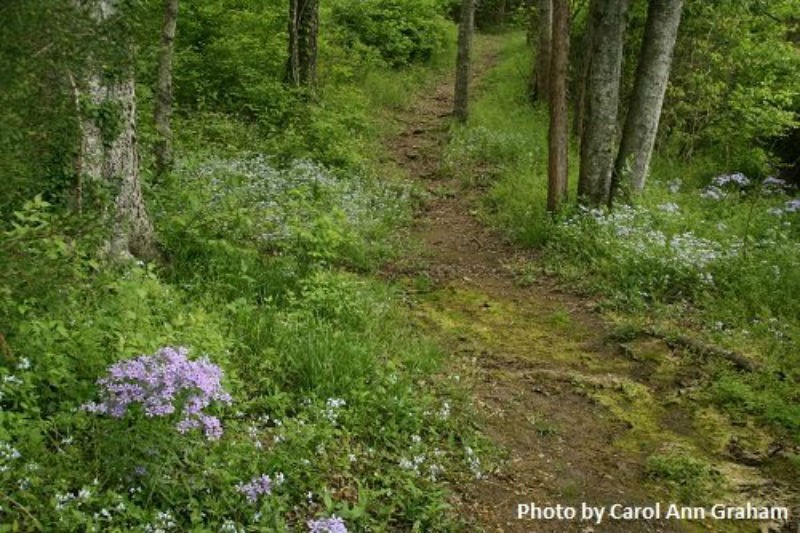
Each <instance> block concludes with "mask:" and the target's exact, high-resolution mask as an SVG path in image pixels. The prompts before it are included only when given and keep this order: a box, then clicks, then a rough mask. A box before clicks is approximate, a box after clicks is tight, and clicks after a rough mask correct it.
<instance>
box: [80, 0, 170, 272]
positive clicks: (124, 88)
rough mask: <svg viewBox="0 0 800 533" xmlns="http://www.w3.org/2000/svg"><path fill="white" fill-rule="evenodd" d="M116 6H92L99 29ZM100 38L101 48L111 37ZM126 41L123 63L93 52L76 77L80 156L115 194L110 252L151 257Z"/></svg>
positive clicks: (104, 1) (110, 1)
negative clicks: (111, 65) (112, 64)
mask: <svg viewBox="0 0 800 533" xmlns="http://www.w3.org/2000/svg"><path fill="white" fill-rule="evenodd" d="M117 7H118V6H117V4H116V2H115V1H114V0H96V1H95V2H93V3H92V4H91V5H90V6H89V15H90V16H91V18H92V20H93V22H94V23H95V24H96V25H97V27H98V35H102V34H104V33H105V29H104V26H106V24H108V22H109V21H110V20H111V19H112V18H113V17H115V16H119V15H118V13H117ZM114 38H115V39H117V37H116V36H115V37H114ZM98 44H99V45H98V49H99V48H100V45H101V44H102V45H105V44H106V43H98ZM123 46H124V49H125V51H126V52H127V54H128V57H127V60H125V61H123V62H124V64H123V65H118V66H117V68H115V69H108V68H104V67H107V65H105V64H104V62H103V61H101V60H100V58H98V57H93V58H92V59H91V60H90V64H91V66H90V73H89V75H88V76H86V78H85V81H84V83H82V84H81V86H80V87H79V86H78V84H77V83H76V92H77V93H78V100H79V102H80V109H79V113H80V127H81V144H80V147H79V150H80V152H79V154H78V159H79V161H80V172H81V173H82V175H83V176H85V177H86V178H88V179H92V180H97V181H101V182H103V183H104V184H105V185H106V186H107V187H108V188H109V189H110V190H111V192H112V195H113V198H114V207H113V210H112V209H109V210H108V212H109V225H110V227H111V236H110V238H109V241H108V244H107V248H108V249H107V250H106V251H107V253H108V255H109V256H110V257H111V258H112V259H119V258H124V257H130V256H134V257H139V258H142V259H151V258H154V257H155V256H156V248H155V241H154V233H153V225H152V223H151V221H150V218H149V216H148V214H147V209H146V208H145V204H144V198H143V196H142V187H141V181H140V175H139V151H138V145H137V137H136V83H135V80H134V74H133V61H132V57H131V55H132V52H131V50H132V48H131V46H130V44H129V43H127V42H126V43H124V44H123Z"/></svg>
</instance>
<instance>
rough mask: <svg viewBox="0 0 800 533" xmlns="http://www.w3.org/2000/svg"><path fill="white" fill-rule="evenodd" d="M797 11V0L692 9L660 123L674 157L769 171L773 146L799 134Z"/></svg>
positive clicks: (748, 0) (717, 4) (744, 1)
mask: <svg viewBox="0 0 800 533" xmlns="http://www.w3.org/2000/svg"><path fill="white" fill-rule="evenodd" d="M798 8H800V6H799V5H798V3H797V2H796V0H785V1H779V2H772V3H769V5H767V4H765V3H764V2H761V1H756V0H740V1H736V2H688V3H687V4H686V7H685V13H684V17H683V22H682V28H681V33H680V36H679V39H678V44H677V48H676V52H675V59H674V67H673V69H672V75H671V82H670V86H669V90H668V93H667V101H666V103H665V107H664V116H663V118H662V131H664V132H668V133H667V135H668V140H669V145H670V147H671V148H672V149H674V150H675V151H676V153H679V154H682V155H684V156H692V155H693V154H695V153H696V152H698V151H701V152H708V153H712V154H714V155H715V156H716V160H717V162H718V164H719V165H721V166H723V167H728V168H738V169H740V170H741V171H743V172H746V173H748V174H749V175H759V174H761V173H765V172H768V165H769V163H772V162H773V159H774V158H773V156H772V153H771V145H772V143H773V141H774V139H776V138H778V137H780V136H782V135H784V134H786V133H787V132H788V131H789V129H791V128H792V127H797V112H798V110H800V83H799V82H798V79H797V76H796V75H795V72H797V69H798V68H800V51H798V48H797V43H796V42H794V43H793V42H791V40H790V39H789V38H788V34H789V32H791V31H792V30H791V28H792V25H793V24H796V22H792V20H793V19H792V16H793V14H794V13H797V10H798Z"/></svg>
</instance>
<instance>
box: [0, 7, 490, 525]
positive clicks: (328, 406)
mask: <svg viewBox="0 0 800 533" xmlns="http://www.w3.org/2000/svg"><path fill="white" fill-rule="evenodd" d="M404 5H405V3H404ZM414 5H415V6H416V7H415V9H416V10H415V11H414V12H413V13H411V14H415V16H416V17H417V18H413V17H408V16H406V15H408V13H404V14H403V16H402V17H401V16H400V12H398V11H397V9H399V8H398V7H397V5H395V4H394V3H383V2H381V3H372V4H369V5H367V6H365V5H363V4H362V3H361V2H358V3H353V2H348V1H342V2H337V3H335V5H332V6H330V7H329V8H326V11H324V13H323V17H325V20H326V21H327V20H330V21H337V22H335V23H332V25H331V26H330V27H331V32H330V33H329V34H327V36H326V39H325V40H324V41H323V44H322V46H321V54H322V55H323V56H324V57H325V58H326V59H325V61H324V62H321V63H324V64H325V65H326V67H325V69H326V70H323V72H322V73H321V76H322V77H323V78H324V83H322V84H321V86H320V88H319V91H318V93H317V94H315V95H313V96H312V95H308V94H304V93H303V92H302V91H292V90H290V89H287V88H285V86H283V84H282V83H280V82H279V81H277V82H275V81H274V80H273V79H272V78H270V77H269V76H266V77H265V76H264V72H263V68H264V67H265V65H266V66H267V67H268V70H269V68H271V69H272V70H273V71H274V73H275V76H274V77H275V78H278V77H279V75H278V72H279V71H280V70H281V69H282V68H283V65H278V64H272V63H270V61H264V62H262V60H263V59H265V58H269V57H272V58H274V57H279V56H280V55H281V54H280V53H278V52H277V51H278V50H280V51H281V53H282V51H283V47H284V46H285V43H284V42H283V40H282V39H281V38H279V37H275V36H273V33H270V31H271V29H275V28H277V24H278V19H279V17H277V16H274V14H275V13H277V12H278V10H277V9H276V6H277V3H276V6H271V7H270V6H261V7H257V6H256V7H253V6H251V7H252V9H242V10H227V9H225V8H223V6H222V4H221V3H218V2H202V3H190V4H186V6H185V9H186V10H188V11H189V12H190V14H191V15H192V16H186V21H187V22H186V25H185V26H183V28H182V30H181V31H182V32H183V33H182V35H181V38H182V39H183V41H182V42H183V43H184V47H183V48H181V49H180V50H179V52H178V66H177V69H176V86H177V87H178V93H177V98H178V102H179V106H181V107H182V112H181V113H180V114H179V116H178V117H177V120H176V131H177V135H178V150H177V151H178V153H179V154H180V156H179V159H178V162H177V166H176V168H175V170H174V171H173V172H172V173H171V174H169V175H167V176H165V177H164V178H163V181H161V182H159V183H150V184H149V189H148V196H150V197H151V198H152V203H151V210H152V215H153V218H154V220H155V225H156V227H157V230H158V234H159V239H160V246H161V248H162V253H163V258H162V261H161V262H160V263H158V264H144V263H136V262H130V263H125V264H122V265H114V264H106V263H104V262H103V261H102V260H101V259H98V258H97V250H98V249H100V247H101V245H102V242H103V238H104V237H103V236H102V235H103V231H102V227H101V222H100V220H101V219H100V217H96V216H92V215H91V210H90V209H89V207H91V206H94V205H95V204H100V203H102V202H103V201H104V199H105V198H106V196H107V191H103V190H102V189H99V190H96V191H89V190H87V191H86V192H87V194H86V197H85V198H84V200H85V203H84V205H83V208H84V211H83V212H82V213H76V212H75V211H74V210H69V209H64V196H63V194H64V193H65V192H66V191H65V189H64V188H61V187H58V186H56V187H52V186H50V185H49V184H51V183H54V182H57V181H58V180H59V177H58V176H59V173H60V172H65V171H68V169H67V170H65V169H64V168H57V167H54V166H49V165H48V164H44V165H37V164H33V163H31V162H30V161H26V160H24V159H23V158H11V160H10V161H8V163H9V165H7V166H5V167H4V169H5V170H8V171H10V172H11V171H13V172H15V173H16V178H15V180H16V181H12V182H7V185H8V191H9V194H8V195H5V196H4V203H3V213H4V214H8V216H9V218H8V223H7V224H4V225H3V228H2V238H1V239H0V273H1V274H0V276H2V279H1V281H2V283H0V331H2V333H3V337H0V340H2V344H1V345H0V353H1V354H2V361H3V364H2V365H0V406H1V407H2V409H0V487H2V488H1V489H0V524H2V525H0V530H2V531H13V530H18V529H20V528H21V529H23V530H37V529H38V530H45V531H53V530H61V531H73V530H85V531H108V530H130V529H136V530H143V531H178V530H192V531H231V532H234V531H282V530H287V529H289V530H298V531H305V530H309V531H315V532H322V531H336V532H341V531H347V530H350V531H353V530H376V531H381V530H387V529H398V528H399V529H404V530H416V531H431V530H436V531H443V530H448V529H452V528H457V527H458V525H457V524H458V523H459V520H460V519H459V518H458V517H457V516H456V515H455V514H454V513H452V512H450V505H449V503H448V498H447V494H448V489H447V486H448V484H449V483H453V482H460V481H463V480H464V479H469V478H474V477H475V476H479V475H481V464H480V459H479V455H478V454H479V453H480V452H481V451H482V449H483V446H484V445H483V443H482V441H481V439H480V438H479V437H478V436H477V435H476V434H475V433H474V431H473V430H472V429H471V428H470V426H469V424H468V422H467V420H468V417H469V407H468V405H467V403H466V401H465V398H464V395H463V392H460V391H459V389H458V388H456V387H455V385H452V386H451V385H449V384H448V382H447V381H446V380H440V379H437V378H435V375H436V372H437V369H438V365H439V361H440V358H441V357H440V356H441V354H440V352H439V350H438V349H437V348H436V347H435V346H434V345H433V344H432V343H431V342H429V341H427V340H425V339H424V338H420V336H419V334H418V333H417V332H416V331H414V329H413V328H412V325H411V324H410V323H409V321H408V319H407V318H406V317H405V316H404V315H403V314H402V313H401V312H400V303H401V301H402V295H401V294H400V293H399V292H398V291H397V290H396V289H394V288H392V287H389V286H387V285H385V284H383V283H380V282H377V281H373V280H370V279H367V278H365V277H363V276H360V275H359V274H358V272H370V271H373V270H374V269H375V268H376V266H378V265H379V264H380V263H381V262H382V261H385V260H386V259H387V258H388V257H390V256H391V255H392V254H395V253H397V252H398V246H399V241H398V240H397V239H396V238H395V237H394V236H395V235H396V233H397V227H398V226H399V225H402V224H404V223H405V221H407V220H408V217H409V215H410V210H411V207H412V197H413V194H412V192H411V191H410V189H409V188H408V186H406V185H403V184H402V183H401V182H399V181H398V180H396V179H393V178H392V177H391V176H383V175H381V174H380V173H379V171H378V170H377V168H378V167H377V162H376V160H375V155H376V154H377V153H379V151H380V150H379V148H378V144H377V142H378V139H377V135H378V134H379V133H380V132H381V131H384V129H385V127H386V126H385V125H384V124H382V123H381V122H380V117H381V113H382V109H385V108H386V107H388V106H397V105H402V104H403V103H404V102H405V101H406V100H407V99H408V97H409V94H410V93H411V92H412V90H413V89H415V88H416V87H418V86H419V84H420V83H421V82H422V81H423V80H425V79H426V78H427V77H428V76H429V75H430V72H431V69H432V66H436V65H447V64H448V61H447V60H445V59H443V58H444V57H446V56H447V55H448V51H449V50H451V49H452V38H453V35H454V32H453V29H452V24H451V23H450V22H449V21H447V20H446V19H445V17H444V16H443V14H442V13H443V11H442V7H441V6H440V5H439V4H438V3H435V2H427V1H420V2H417V3H415V4H414ZM282 6H283V4H281V7H282ZM262 11H263V12H262ZM262 15H263V16H262ZM212 19H213V20H214V21H215V23H214V24H210V23H208V22H209V21H210V20H212ZM23 20H24V19H23ZM281 20H282V19H281ZM376 20H380V21H381V22H380V23H377V22H376ZM392 21H394V22H392ZM28 22H30V21H28ZM139 22H141V24H142V25H145V24H146V22H147V21H146V19H145V20H141V21H139ZM406 25H411V26H412V27H414V28H416V30H418V31H417V32H416V33H414V34H413V35H412V36H409V33H408V31H407V28H406ZM281 29H283V28H282V26H281ZM234 30H236V31H234ZM240 30H241V31H240ZM244 30H247V31H244ZM237 32H238V33H237ZM254 32H255V34H259V35H262V36H264V35H269V37H268V38H266V40H264V39H259V40H258V46H255V42H251V41H249V40H248V39H250V37H248V36H252V35H254ZM274 35H279V32H277V31H275V32H274ZM265 42H266V45H265ZM151 60H152V58H151V57H149V56H148V50H147V49H146V48H145V50H144V52H143V54H142V60H141V62H142V65H144V66H147V65H149V64H150V63H148V61H151ZM273 63H274V62H273ZM256 64H258V72H256V70H255V65H256ZM269 65H272V66H271V67H269ZM387 65H392V66H394V67H397V70H392V69H385V67H386V66H387ZM382 69H383V70H382ZM143 70H144V71H146V69H143ZM211 73H213V74H211ZM215 84H216V85H215ZM147 86H148V80H147V77H146V76H143V79H142V87H141V91H140V93H141V94H143V95H144V96H143V97H142V102H144V104H142V105H141V107H142V108H143V109H144V110H146V109H147V107H148V102H149V99H148V98H149V94H148V89H147ZM18 96H19V95H18V93H15V92H13V91H8V92H4V93H3V97H4V98H5V99H6V103H8V99H9V98H10V99H12V100H13V99H14V98H17V97H18ZM140 103H141V102H140ZM9 113H12V111H9ZM142 113H145V111H142ZM17 118H19V117H17ZM29 118H30V117H29ZM40 118H41V117H40ZM50 118H52V117H50ZM37 120H38V119H37ZM33 122H34V123H35V122H36V120H34V121H33ZM141 122H142V124H147V123H148V121H147V119H146V118H143V119H142V121H141ZM31 127H32V128H33V127H34V126H31ZM151 134H152V132H151V131H150V130H149V128H148V127H147V126H144V127H143V132H142V136H143V138H144V139H145V142H147V139H148V138H149V136H150V135H151ZM48 135H51V138H50V140H51V141H52V142H53V143H55V144H57V143H59V142H62V141H63V139H60V138H57V136H56V135H55V133H54V132H52V131H50V132H49V133H48ZM4 146H6V145H4ZM15 184H16V185H24V186H20V187H16V185H15ZM37 188H39V190H41V191H44V193H43V194H39V195H36V194H32V193H33V192H34V191H36V189H37ZM37 192H38V191H37ZM28 193H31V194H28Z"/></svg>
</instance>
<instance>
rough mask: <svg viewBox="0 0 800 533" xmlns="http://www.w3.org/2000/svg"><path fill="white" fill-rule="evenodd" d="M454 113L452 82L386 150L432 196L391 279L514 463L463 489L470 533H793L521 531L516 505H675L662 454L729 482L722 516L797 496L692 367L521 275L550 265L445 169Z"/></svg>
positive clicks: (715, 526) (401, 117)
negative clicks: (742, 454) (655, 467)
mask: <svg viewBox="0 0 800 533" xmlns="http://www.w3.org/2000/svg"><path fill="white" fill-rule="evenodd" d="M498 42H499V41H498V40H497V39H495V40H491V39H488V40H484V41H482V45H481V47H480V48H479V50H480V53H479V56H478V57H477V58H476V65H475V68H474V78H475V79H474V83H473V85H476V84H479V83H480V79H481V77H482V75H483V74H484V73H485V72H486V71H487V70H488V69H490V68H491V67H492V65H493V64H494V63H495V62H496V59H497V54H498ZM451 109H452V81H451V80H450V79H449V78H448V79H440V80H438V81H437V82H436V83H435V84H433V85H431V86H430V87H428V88H427V89H426V90H425V91H423V92H421V93H420V94H419V96H418V99H417V100H416V101H415V103H414V104H413V105H412V106H411V107H410V108H409V109H406V110H402V111H398V112H397V116H396V117H395V120H396V121H397V123H398V124H401V125H402V131H401V132H400V133H399V134H397V135H395V136H393V137H391V138H389V139H388V140H387V148H388V151H389V153H390V154H391V159H392V160H393V161H394V163H395V164H396V165H397V166H398V167H400V168H401V169H402V170H403V171H405V172H406V173H407V175H408V176H409V178H410V179H412V180H416V181H417V182H418V183H419V184H420V185H421V186H422V187H424V189H425V190H427V191H428V192H429V193H430V198H429V199H428V201H426V202H425V203H424V205H423V207H422V208H421V209H420V210H419V212H418V214H417V219H416V222H415V225H414V236H415V238H416V239H418V241H419V242H420V249H419V251H418V252H417V253H414V254H411V255H410V256H408V257H406V258H404V259H403V260H401V261H399V262H397V263H394V264H392V265H389V266H387V267H386V269H385V272H384V275H385V276H387V277H390V278H393V279H398V280H400V281H401V282H403V283H405V284H406V286H408V287H409V293H410V294H411V296H412V300H413V301H414V305H413V311H412V312H413V313H414V314H415V316H416V317H417V319H418V320H419V322H420V324H422V325H423V327H425V328H426V329H428V330H429V331H431V332H433V333H434V334H435V335H437V336H438V337H439V338H440V339H442V343H443V345H444V346H445V347H446V349H447V350H448V351H449V352H450V353H451V354H452V357H451V363H450V366H449V370H448V371H449V372H450V373H451V374H453V375H456V374H457V375H459V376H460V377H462V378H463V382H464V383H466V384H467V386H469V387H470V390H471V393H472V396H473V400H474V405H475V406H476V409H477V411H478V413H479V415H480V420H479V422H478V423H479V425H480V428H481V431H482V432H483V433H484V434H485V435H486V437H487V438H488V439H490V440H491V441H492V442H493V443H495V445H496V446H497V447H498V448H499V449H500V450H502V451H503V454H504V460H503V461H501V462H500V464H499V465H498V466H497V468H494V469H493V470H492V471H490V472H487V473H486V475H485V476H484V477H483V478H482V479H479V480H475V482H474V483H472V484H470V485H468V486H462V487H457V490H456V492H457V498H456V504H457V505H458V506H459V512H460V513H461V514H462V515H463V516H466V517H468V519H470V520H471V521H472V524H473V525H472V526H471V529H470V531H473V530H474V531H487V532H537V533H549V532H553V533H555V532H562V533H563V532H587V533H588V532H609V533H611V532H626V533H627V532H689V531H778V530H781V529H783V530H784V531H789V530H790V529H789V527H790V526H789V525H788V524H779V523H771V522H766V521H765V522H733V521H710V520H706V521H686V520H680V521H678V520H663V519H662V520H629V521H623V520H608V519H606V520H604V521H603V523H602V524H599V525H597V524H592V523H589V522H586V521H581V520H577V519H576V520H528V519H518V518H517V509H518V505H519V504H529V503H532V502H533V503H536V504H537V505H541V506H544V505H556V504H561V505H569V506H578V507H580V505H581V503H582V502H586V503H588V504H590V505H594V506H601V505H606V506H610V505H612V504H615V503H619V504H623V505H626V506H636V505H652V504H654V503H655V502H662V506H664V505H666V504H668V503H669V502H673V501H676V500H675V498H674V494H673V493H670V492H669V490H668V489H667V487H666V486H665V485H664V484H663V483H659V482H658V481H657V480H652V479H649V478H648V476H647V473H646V469H645V461H646V459H647V457H648V456H650V455H652V454H654V453H667V452H670V453H674V452H676V451H677V453H686V454H688V455H691V456H697V457H702V458H706V459H707V460H709V461H710V462H711V463H712V464H713V465H714V467H715V469H716V470H717V472H718V473H719V479H720V481H719V489H720V492H719V493H718V494H717V495H715V496H713V497H712V498H711V502H714V503H715V502H728V503H731V504H735V503H744V502H745V501H750V502H752V503H753V504H757V505H759V504H760V505H768V504H784V505H787V494H788V492H790V491H789V488H787V486H786V483H785V482H784V481H778V480H775V479H772V478H770V477H769V476H768V475H766V474H765V473H764V471H763V470H764V468H761V466H762V465H755V466H753V465H747V464H743V463H742V462H741V461H739V460H737V458H736V457H735V456H734V455H735V454H733V453H732V452H731V448H730V442H731V438H732V436H734V438H735V439H736V442H737V443H740V444H741V445H743V446H744V447H745V448H747V449H748V450H749V453H751V454H755V455H756V456H758V453H759V451H760V450H762V449H766V448H768V447H769V446H770V444H771V442H770V441H769V438H768V437H766V436H762V435H761V434H760V433H759V431H758V429H757V428H754V427H752V426H751V425H749V423H745V424H744V425H742V423H738V425H737V421H730V420H729V419H728V418H727V417H725V416H723V415H722V414H720V413H719V412H717V411H716V410H715V409H714V408H713V407H712V406H709V405H704V404H702V403H698V401H696V396H695V395H694V391H695V389H696V387H697V384H698V382H699V381H701V380H702V378H703V376H702V372H701V371H700V370H699V369H698V368H696V367H695V366H693V364H692V361H691V359H690V358H687V357H683V356H682V355H681V354H678V353H675V352H673V351H672V349H671V348H670V347H668V346H667V345H666V344H664V343H663V342H662V341H658V340H652V339H650V340H646V341H635V342H632V343H628V344H626V345H625V346H622V347H621V346H620V344H619V342H617V341H613V340H612V339H613V337H612V336H611V335H610V330H609V326H608V325H607V324H606V323H605V321H604V320H603V318H602V317H601V316H600V315H599V314H598V313H597V312H596V311H595V308H596V304H595V302H592V301H589V300H587V299H585V298H581V297H578V296H575V295H571V294H569V293H568V292H566V291H564V290H562V289H560V288H559V286H558V284H557V282H555V281H554V280H552V279H549V278H547V277H545V276H543V275H541V274H540V273H539V271H538V270H535V269H534V270H533V271H534V272H536V274H535V276H529V277H528V278H525V277H523V278H521V277H520V275H519V272H520V270H521V269H524V268H525V266H526V265H535V264H536V257H535V254H534V253H533V252H529V251H520V250H518V249H515V248H514V247H513V246H511V245H510V244H508V243H507V242H505V241H504V240H503V238H502V237H501V236H500V235H498V234H497V233H495V232H494V231H492V230H491V229H489V228H488V227H487V226H486V225H484V224H483V223H482V221H481V220H480V218H479V216H478V213H479V211H480V205H481V204H480V200H481V194H482V191H481V190H480V189H479V188H476V187H474V186H470V185H465V183H468V182H469V181H468V180H464V179H462V177H461V176H458V175H455V176H454V175H448V173H445V172H442V164H441V161H442V154H443V150H444V149H445V147H446V143H447V140H448V132H449V128H450V121H451V119H450V117H449V113H450V111H451ZM450 174H452V173H450ZM455 174H458V172H455ZM531 278H532V279H531ZM521 280H523V281H525V283H521ZM742 443H744V444H742ZM791 527H797V526H794V525H793V526H791ZM792 531H793V530H792ZM798 531H800V529H798Z"/></svg>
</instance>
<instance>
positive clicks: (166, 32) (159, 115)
mask: <svg viewBox="0 0 800 533" xmlns="http://www.w3.org/2000/svg"><path fill="white" fill-rule="evenodd" d="M177 23H178V0H165V1H164V23H163V25H162V27H161V48H160V49H159V51H158V82H157V83H158V85H157V87H156V107H155V123H156V134H157V135H158V139H157V141H156V147H155V152H156V153H155V155H156V176H158V177H161V176H163V175H164V174H165V173H167V172H169V171H170V170H171V169H172V162H173V154H172V126H171V124H170V119H171V115H172V56H173V53H174V50H175V28H176V26H177Z"/></svg>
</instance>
